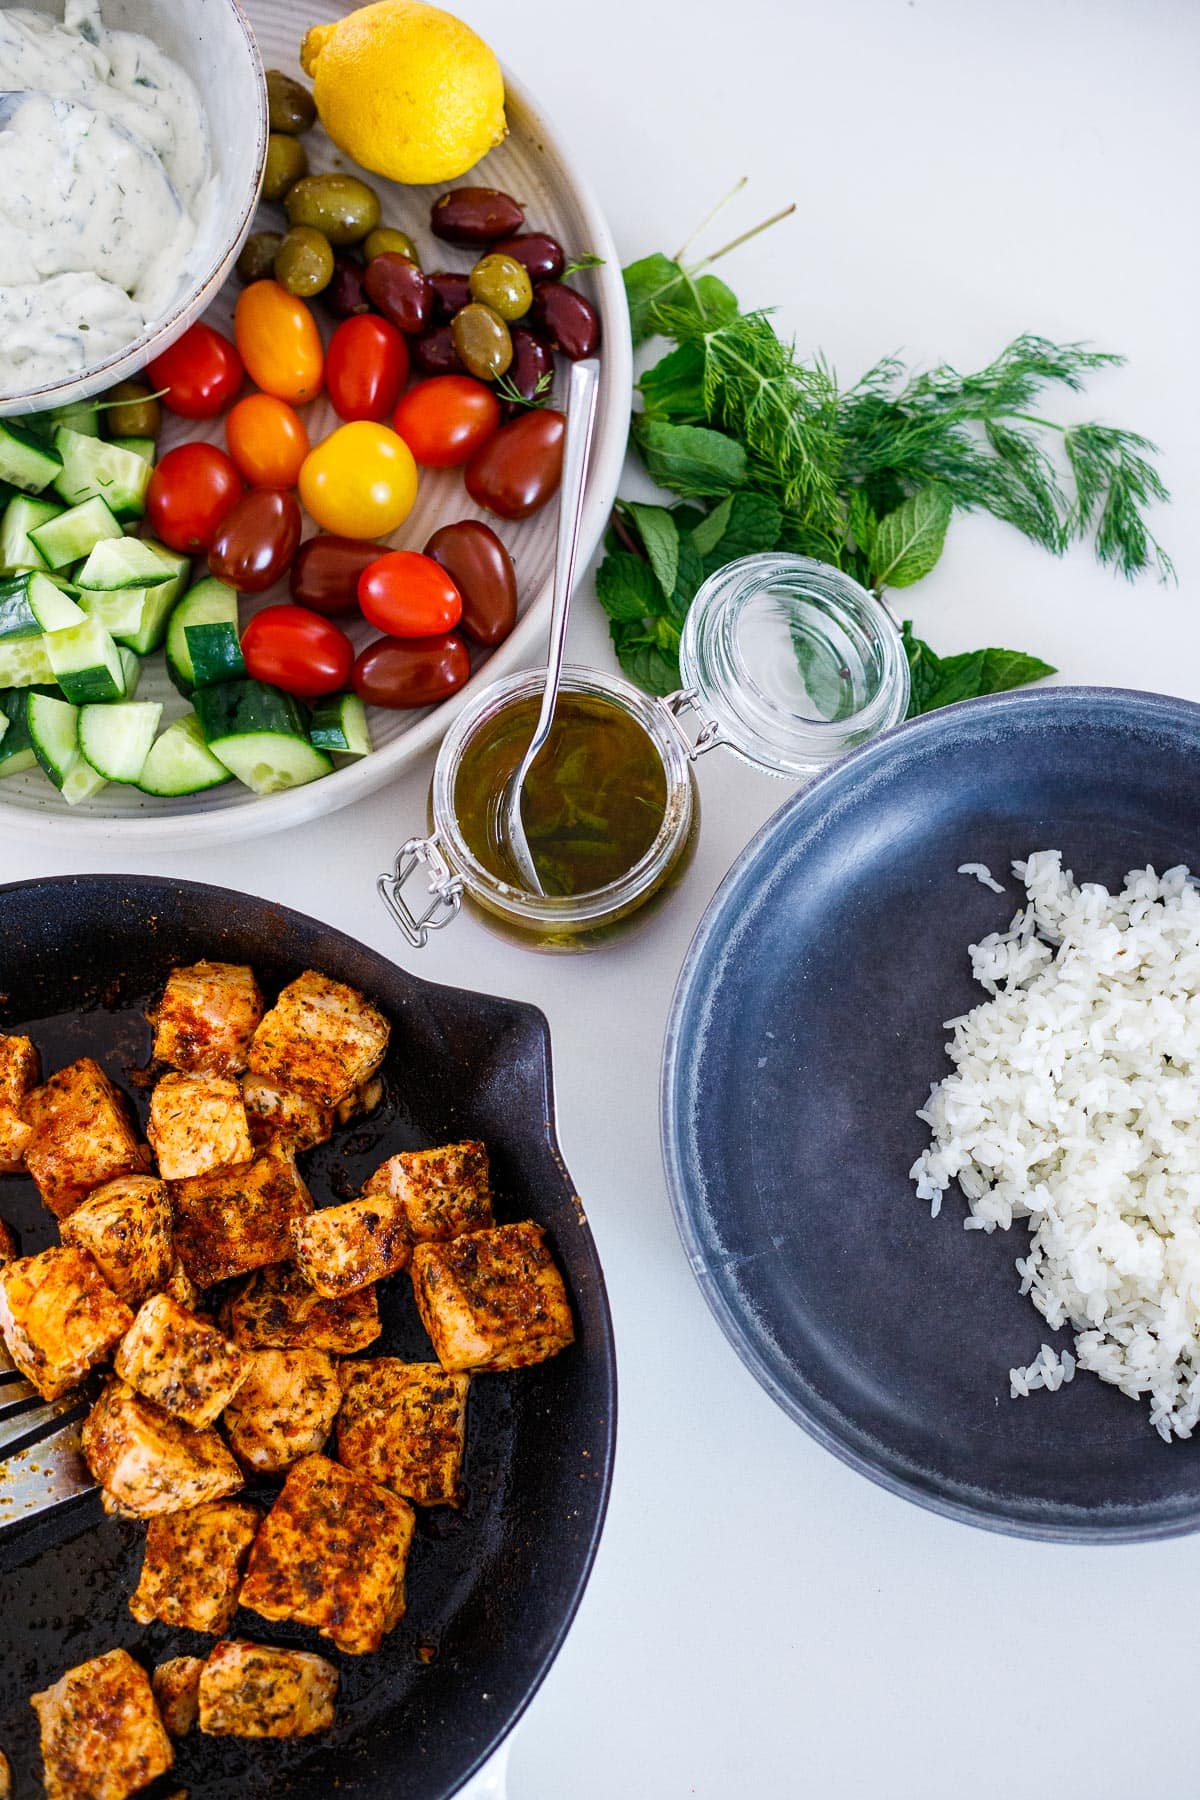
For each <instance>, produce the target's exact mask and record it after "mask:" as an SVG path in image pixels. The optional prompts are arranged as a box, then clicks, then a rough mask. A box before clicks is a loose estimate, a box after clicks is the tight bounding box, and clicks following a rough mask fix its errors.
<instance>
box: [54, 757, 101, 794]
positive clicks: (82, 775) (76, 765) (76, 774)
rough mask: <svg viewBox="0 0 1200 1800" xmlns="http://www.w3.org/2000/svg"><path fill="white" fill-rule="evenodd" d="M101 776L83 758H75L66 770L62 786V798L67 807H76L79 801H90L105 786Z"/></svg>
mask: <svg viewBox="0 0 1200 1800" xmlns="http://www.w3.org/2000/svg"><path fill="white" fill-rule="evenodd" d="M106 785H107V784H106V782H105V780H104V777H103V775H101V774H100V773H99V771H98V770H96V769H93V767H92V765H91V763H90V762H88V760H87V758H86V757H84V756H77V757H76V759H75V761H74V762H73V763H72V764H71V767H70V768H69V769H68V770H67V776H66V780H65V781H64V782H63V784H62V797H63V799H64V800H65V801H66V803H67V805H68V806H78V805H79V802H80V801H81V800H90V799H91V798H92V795H93V794H98V793H99V792H100V789H101V788H102V787H104V786H106Z"/></svg>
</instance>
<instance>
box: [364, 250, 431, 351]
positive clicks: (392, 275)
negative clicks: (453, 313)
mask: <svg viewBox="0 0 1200 1800" xmlns="http://www.w3.org/2000/svg"><path fill="white" fill-rule="evenodd" d="M363 286H364V287H365V288H366V290H367V297H368V298H369V299H370V300H371V301H372V302H373V304H374V305H375V306H376V307H377V308H378V309H379V311H380V312H381V313H382V314H383V316H384V318H385V319H386V320H387V321H388V323H389V324H390V325H394V326H395V327H396V329H397V331H406V332H417V331H424V329H425V327H426V325H428V323H429V315H430V313H431V312H432V311H433V287H432V285H431V283H430V280H429V277H428V275H425V274H423V273H422V272H421V270H420V269H418V267H417V265H416V263H414V262H410V261H409V260H408V258H407V256H396V255H395V254H394V253H393V252H392V251H390V250H389V251H386V252H385V253H384V255H382V256H377V257H376V258H375V260H374V262H369V263H368V264H367V272H366V274H365V275H364V276H363Z"/></svg>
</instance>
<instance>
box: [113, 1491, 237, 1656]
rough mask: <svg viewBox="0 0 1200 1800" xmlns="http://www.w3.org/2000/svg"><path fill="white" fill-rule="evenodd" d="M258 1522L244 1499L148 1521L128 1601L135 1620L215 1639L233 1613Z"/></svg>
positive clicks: (208, 1504)
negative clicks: (154, 1621) (202, 1633)
mask: <svg viewBox="0 0 1200 1800" xmlns="http://www.w3.org/2000/svg"><path fill="white" fill-rule="evenodd" d="M261 1522H262V1514H261V1513H260V1512H259V1510H258V1508H257V1506H251V1504H250V1502H249V1501H248V1500H209V1501H206V1502H205V1503H204V1504H203V1505H202V1506H193V1507H189V1509H188V1510H187V1512H177V1513H170V1514H169V1515H167V1516H166V1517H163V1518H158V1519H151V1521H150V1525H149V1529H148V1530H147V1532H146V1554H145V1558H144V1560H143V1562H142V1574H141V1579H140V1580H139V1582H138V1584H137V1587H136V1589H135V1590H134V1592H133V1594H132V1595H131V1596H130V1600H129V1610H130V1612H131V1613H132V1614H133V1616H134V1618H135V1619H136V1620H137V1621H138V1623H139V1624H141V1625H148V1624H149V1623H150V1621H151V1619H160V1620H161V1621H162V1623H163V1624H164V1625H173V1626H176V1627H178V1628H179V1629H180V1630H183V1631H209V1632H211V1633H212V1635H213V1636H214V1637H220V1635H221V1633H222V1632H223V1631H226V1630H228V1628H229V1621H230V1620H231V1619H232V1617H233V1615H234V1613H235V1612H236V1611H237V1597H238V1588H239V1586H240V1585H241V1579H242V1570H243V1569H244V1567H245V1564H246V1557H247V1555H248V1554H249V1551H250V1546H251V1544H252V1543H253V1542H254V1534H255V1532H256V1531H257V1530H258V1528H259V1525H260V1524H261Z"/></svg>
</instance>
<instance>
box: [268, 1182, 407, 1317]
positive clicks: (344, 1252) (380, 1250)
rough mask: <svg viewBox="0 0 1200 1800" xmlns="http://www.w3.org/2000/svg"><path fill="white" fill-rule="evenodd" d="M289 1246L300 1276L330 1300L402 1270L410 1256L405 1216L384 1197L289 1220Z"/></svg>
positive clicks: (352, 1202)
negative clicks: (292, 1251) (294, 1256)
mask: <svg viewBox="0 0 1200 1800" xmlns="http://www.w3.org/2000/svg"><path fill="white" fill-rule="evenodd" d="M292 1243H293V1245H294V1247H295V1252H296V1262H297V1264H298V1265H299V1268H300V1273H301V1274H302V1275H303V1276H304V1278H305V1280H306V1281H309V1282H311V1283H312V1285H313V1287H315V1288H316V1290H317V1292H318V1294H324V1295H325V1296H326V1298H327V1299H329V1300H337V1299H339V1298H340V1297H341V1295H342V1294H353V1293H354V1292H355V1291H356V1290H357V1289H358V1288H364V1287H369V1286H370V1285H371V1283H372V1282H373V1281H382V1280H383V1279H384V1277H385V1276H387V1275H395V1274H397V1273H398V1271H399V1270H401V1269H407V1267H408V1265H409V1261H410V1260H411V1257H412V1245H411V1244H410V1243H409V1241H408V1234H407V1232H406V1231H405V1227H404V1214H403V1212H402V1210H401V1208H400V1207H399V1206H397V1204H396V1202H395V1201H394V1200H392V1199H390V1198H389V1196H388V1195H387V1194H370V1195H367V1196H365V1197H364V1198H363V1199H361V1200H348V1201H347V1202H346V1204H345V1205H344V1206H325V1207H322V1209H321V1211H320V1212H315V1213H310V1214H309V1215H308V1217H307V1218H304V1219H293V1220H292Z"/></svg>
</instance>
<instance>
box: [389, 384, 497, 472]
mask: <svg viewBox="0 0 1200 1800" xmlns="http://www.w3.org/2000/svg"><path fill="white" fill-rule="evenodd" d="M392 425H393V428H394V429H395V431H396V432H397V433H398V435H399V436H400V437H402V438H403V439H404V441H405V443H406V444H407V445H408V447H409V449H410V450H411V451H412V453H413V455H414V457H415V458H416V460H417V461H418V462H419V463H423V464H424V465H425V467H426V468H427V469H453V468H457V466H458V464H459V463H465V462H466V460H467V458H468V457H470V456H473V455H474V453H475V451H476V450H478V449H480V448H481V447H482V446H483V445H484V444H486V443H487V441H488V439H489V438H490V437H492V436H494V434H495V433H496V431H498V430H499V427H500V402H499V401H498V400H497V398H496V396H495V394H494V393H493V392H492V390H491V388H490V387H485V385H484V383H483V382H482V381H473V380H472V379H471V377H470V376H469V375H435V376H434V378H433V379H432V381H418V383H417V385H416V386H415V387H412V388H410V389H409V390H408V392H407V394H405V395H404V396H403V398H402V399H401V401H400V404H399V406H398V407H397V408H396V416H395V418H394V419H393V420H392Z"/></svg>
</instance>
